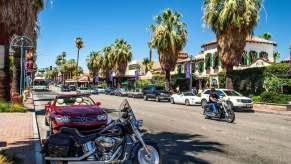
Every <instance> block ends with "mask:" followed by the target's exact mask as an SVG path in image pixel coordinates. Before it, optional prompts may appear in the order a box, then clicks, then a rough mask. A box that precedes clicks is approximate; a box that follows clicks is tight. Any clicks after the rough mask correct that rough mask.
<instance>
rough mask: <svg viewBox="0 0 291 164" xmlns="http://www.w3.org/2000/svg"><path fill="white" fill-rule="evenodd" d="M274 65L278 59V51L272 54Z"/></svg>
mask: <svg viewBox="0 0 291 164" xmlns="http://www.w3.org/2000/svg"><path fill="white" fill-rule="evenodd" d="M273 58H274V63H276V61H277V59H279V58H280V53H279V52H278V51H274V52H273Z"/></svg>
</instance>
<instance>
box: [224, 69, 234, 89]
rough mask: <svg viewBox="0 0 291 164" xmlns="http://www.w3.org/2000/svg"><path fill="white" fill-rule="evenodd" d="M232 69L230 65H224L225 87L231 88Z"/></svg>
mask: <svg viewBox="0 0 291 164" xmlns="http://www.w3.org/2000/svg"><path fill="white" fill-rule="evenodd" d="M232 70H233V66H232V65H227V66H226V77H225V88H227V89H233V83H232V77H231V72H232Z"/></svg>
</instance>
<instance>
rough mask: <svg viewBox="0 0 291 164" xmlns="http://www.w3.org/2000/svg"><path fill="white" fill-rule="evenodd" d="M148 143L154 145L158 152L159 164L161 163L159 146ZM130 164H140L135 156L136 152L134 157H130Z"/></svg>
mask: <svg viewBox="0 0 291 164" xmlns="http://www.w3.org/2000/svg"><path fill="white" fill-rule="evenodd" d="M147 144H148V145H150V146H152V147H154V148H155V149H156V150H157V151H158V153H159V164H162V156H161V151H160V147H159V146H154V145H151V144H149V143H147ZM132 164H140V163H139V162H138V157H137V154H136V155H135V156H134V158H133V159H132Z"/></svg>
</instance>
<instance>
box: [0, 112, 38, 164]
mask: <svg viewBox="0 0 291 164" xmlns="http://www.w3.org/2000/svg"><path fill="white" fill-rule="evenodd" d="M32 121H33V113H32V112H27V113H0V142H1V149H5V150H6V152H7V153H9V154H16V156H17V157H18V158H20V159H21V160H22V162H20V163H24V164H34V163H35V160H34V159H35V156H34V142H35V141H34V139H33V123H32ZM3 146H5V147H4V148H3Z"/></svg>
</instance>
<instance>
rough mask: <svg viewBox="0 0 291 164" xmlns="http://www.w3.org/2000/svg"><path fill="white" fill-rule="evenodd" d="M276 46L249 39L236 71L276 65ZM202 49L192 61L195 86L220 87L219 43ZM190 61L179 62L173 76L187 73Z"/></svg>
mask: <svg viewBox="0 0 291 164" xmlns="http://www.w3.org/2000/svg"><path fill="white" fill-rule="evenodd" d="M276 46H277V44H276V43H275V42H273V41H270V40H265V39H262V38H259V37H256V36H253V37H249V38H247V40H246V46H245V49H244V53H243V56H242V59H241V61H240V63H239V65H238V66H235V67H234V69H235V70H237V69H246V68H252V67H265V66H268V65H270V64H272V63H274V61H275V60H274V55H273V54H274V52H275V47H276ZM201 48H202V49H203V50H202V51H201V53H199V54H198V55H196V56H194V57H193V59H192V74H193V76H194V77H195V80H196V82H194V86H195V85H196V87H197V88H199V89H203V88H208V87H212V86H215V87H219V83H218V82H219V80H218V73H219V72H222V71H223V70H224V69H223V65H222V62H221V58H220V56H219V54H218V52H217V42H216V41H210V42H207V43H205V44H203V45H202V46H201ZM189 61H190V59H189V58H187V59H185V60H180V61H178V64H177V66H176V69H175V71H173V72H172V74H183V73H185V64H186V63H189ZM220 87H223V86H220Z"/></svg>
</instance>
